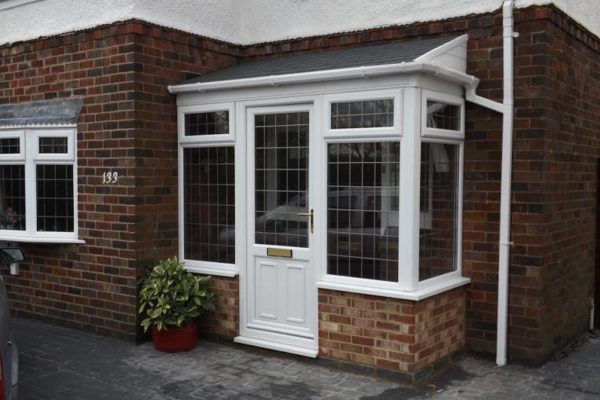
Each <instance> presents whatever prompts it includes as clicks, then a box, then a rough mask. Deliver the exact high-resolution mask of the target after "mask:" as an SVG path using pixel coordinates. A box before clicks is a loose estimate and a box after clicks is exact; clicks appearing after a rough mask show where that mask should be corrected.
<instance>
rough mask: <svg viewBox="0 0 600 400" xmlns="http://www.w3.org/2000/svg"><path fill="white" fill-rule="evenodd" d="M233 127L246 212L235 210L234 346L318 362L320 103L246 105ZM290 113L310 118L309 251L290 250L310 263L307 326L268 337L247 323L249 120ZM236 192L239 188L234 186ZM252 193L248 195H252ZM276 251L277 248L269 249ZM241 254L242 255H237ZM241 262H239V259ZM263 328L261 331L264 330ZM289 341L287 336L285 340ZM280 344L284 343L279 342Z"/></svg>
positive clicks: (251, 160)
mask: <svg viewBox="0 0 600 400" xmlns="http://www.w3.org/2000/svg"><path fill="white" fill-rule="evenodd" d="M236 107H237V112H236V114H237V123H236V125H237V127H239V129H240V134H239V135H238V136H237V143H236V182H238V184H239V183H243V186H242V185H240V187H238V188H236V203H237V204H243V205H245V206H242V207H238V208H237V209H238V211H236V218H238V219H237V220H238V221H240V223H239V224H237V225H238V229H236V231H237V234H236V242H237V243H239V244H240V245H238V246H236V248H237V249H236V251H237V253H236V258H237V259H238V260H243V263H242V265H241V268H240V281H239V282H240V298H239V302H240V336H238V337H236V338H235V342H238V343H243V344H249V345H254V346H259V347H264V348H269V349H272V350H278V351H283V352H288V353H293V354H298V355H303V356H307V357H316V356H317V354H318V289H317V287H316V282H317V281H318V279H319V278H320V273H321V269H320V268H319V265H317V263H318V260H319V259H320V258H321V257H320V255H321V254H322V253H321V252H322V251H323V249H324V247H323V246H324V245H323V241H324V238H325V233H326V232H325V226H324V221H326V219H325V215H324V213H325V212H326V211H325V209H324V208H322V203H321V201H320V199H319V196H318V195H319V192H320V191H322V190H325V184H326V177H325V176H324V174H323V173H322V171H324V169H323V160H322V154H321V152H322V143H323V138H322V135H321V131H320V126H321V101H320V97H318V96H317V97H301V98H288V99H271V100H268V101H250V102H243V103H238V104H237V106H236ZM288 111H292V112H293V111H308V112H309V166H308V169H309V177H308V188H309V204H308V206H309V207H308V208H312V209H314V210H315V227H314V232H313V233H310V232H309V245H308V246H309V247H308V248H307V249H306V250H304V249H298V248H294V249H295V250H294V252H296V254H299V255H300V254H303V255H304V256H305V257H306V258H308V264H309V267H308V268H309V272H308V273H309V275H308V276H307V278H308V282H307V285H309V286H308V287H309V289H308V291H309V292H310V293H309V298H308V299H307V309H306V315H307V323H306V324H307V326H308V327H309V329H307V330H306V332H299V331H298V330H296V331H290V332H286V330H285V329H282V327H276V326H274V327H273V330H272V331H267V330H264V329H262V330H261V329H257V328H258V327H257V326H255V325H253V324H252V321H251V318H250V312H251V311H252V310H250V307H251V305H250V303H251V302H250V301H249V299H251V298H252V297H248V296H255V293H254V290H253V288H252V287H251V286H252V285H251V283H252V279H253V275H252V274H253V271H251V269H253V268H254V262H255V261H254V258H255V255H254V254H253V252H250V251H249V249H250V246H253V245H254V241H255V240H254V239H255V238H254V191H255V185H254V172H255V171H254V149H255V146H254V118H249V115H253V113H257V112H259V113H277V112H288ZM236 186H237V185H236ZM250 188H252V193H250V191H249V190H250ZM269 247H277V246H269ZM240 253H241V254H240ZM238 256H239V258H238ZM263 328H264V326H263ZM286 335H287V336H286ZM282 338H283V339H284V340H282Z"/></svg>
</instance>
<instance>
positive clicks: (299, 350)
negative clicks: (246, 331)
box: [233, 336, 319, 358]
mask: <svg viewBox="0 0 600 400" xmlns="http://www.w3.org/2000/svg"><path fill="white" fill-rule="evenodd" d="M233 341H234V342H235V343H240V344H245V345H249V346H256V347H262V348H264V349H269V350H275V351H282V352H284V353H290V354H296V355H299V356H304V357H310V358H317V355H318V353H319V352H318V350H312V349H307V348H304V347H297V346H290V345H288V344H282V343H275V342H269V341H267V340H261V339H255V338H250V337H245V336H237V337H236V338H235V339H233Z"/></svg>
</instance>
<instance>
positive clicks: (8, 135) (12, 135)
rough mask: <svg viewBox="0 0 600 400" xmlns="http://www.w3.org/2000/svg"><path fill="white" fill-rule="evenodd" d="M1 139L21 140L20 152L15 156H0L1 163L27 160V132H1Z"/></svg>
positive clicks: (14, 154)
mask: <svg viewBox="0 0 600 400" xmlns="http://www.w3.org/2000/svg"><path fill="white" fill-rule="evenodd" d="M0 135H1V136H0V139H19V152H18V153H13V154H0V161H8V160H12V161H18V160H25V131H24V130H14V131H13V130H9V131H0Z"/></svg>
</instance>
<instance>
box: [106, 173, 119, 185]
mask: <svg viewBox="0 0 600 400" xmlns="http://www.w3.org/2000/svg"><path fill="white" fill-rule="evenodd" d="M117 182H119V173H118V172H117V171H107V172H104V173H103V174H102V183H104V184H105V185H114V184H115V183H117Z"/></svg>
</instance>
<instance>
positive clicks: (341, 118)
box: [331, 99, 394, 129]
mask: <svg viewBox="0 0 600 400" xmlns="http://www.w3.org/2000/svg"><path fill="white" fill-rule="evenodd" d="M390 126H394V100H393V99H380V100H365V101H348V102H337V103H331V129H360V128H383V127H390Z"/></svg>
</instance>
